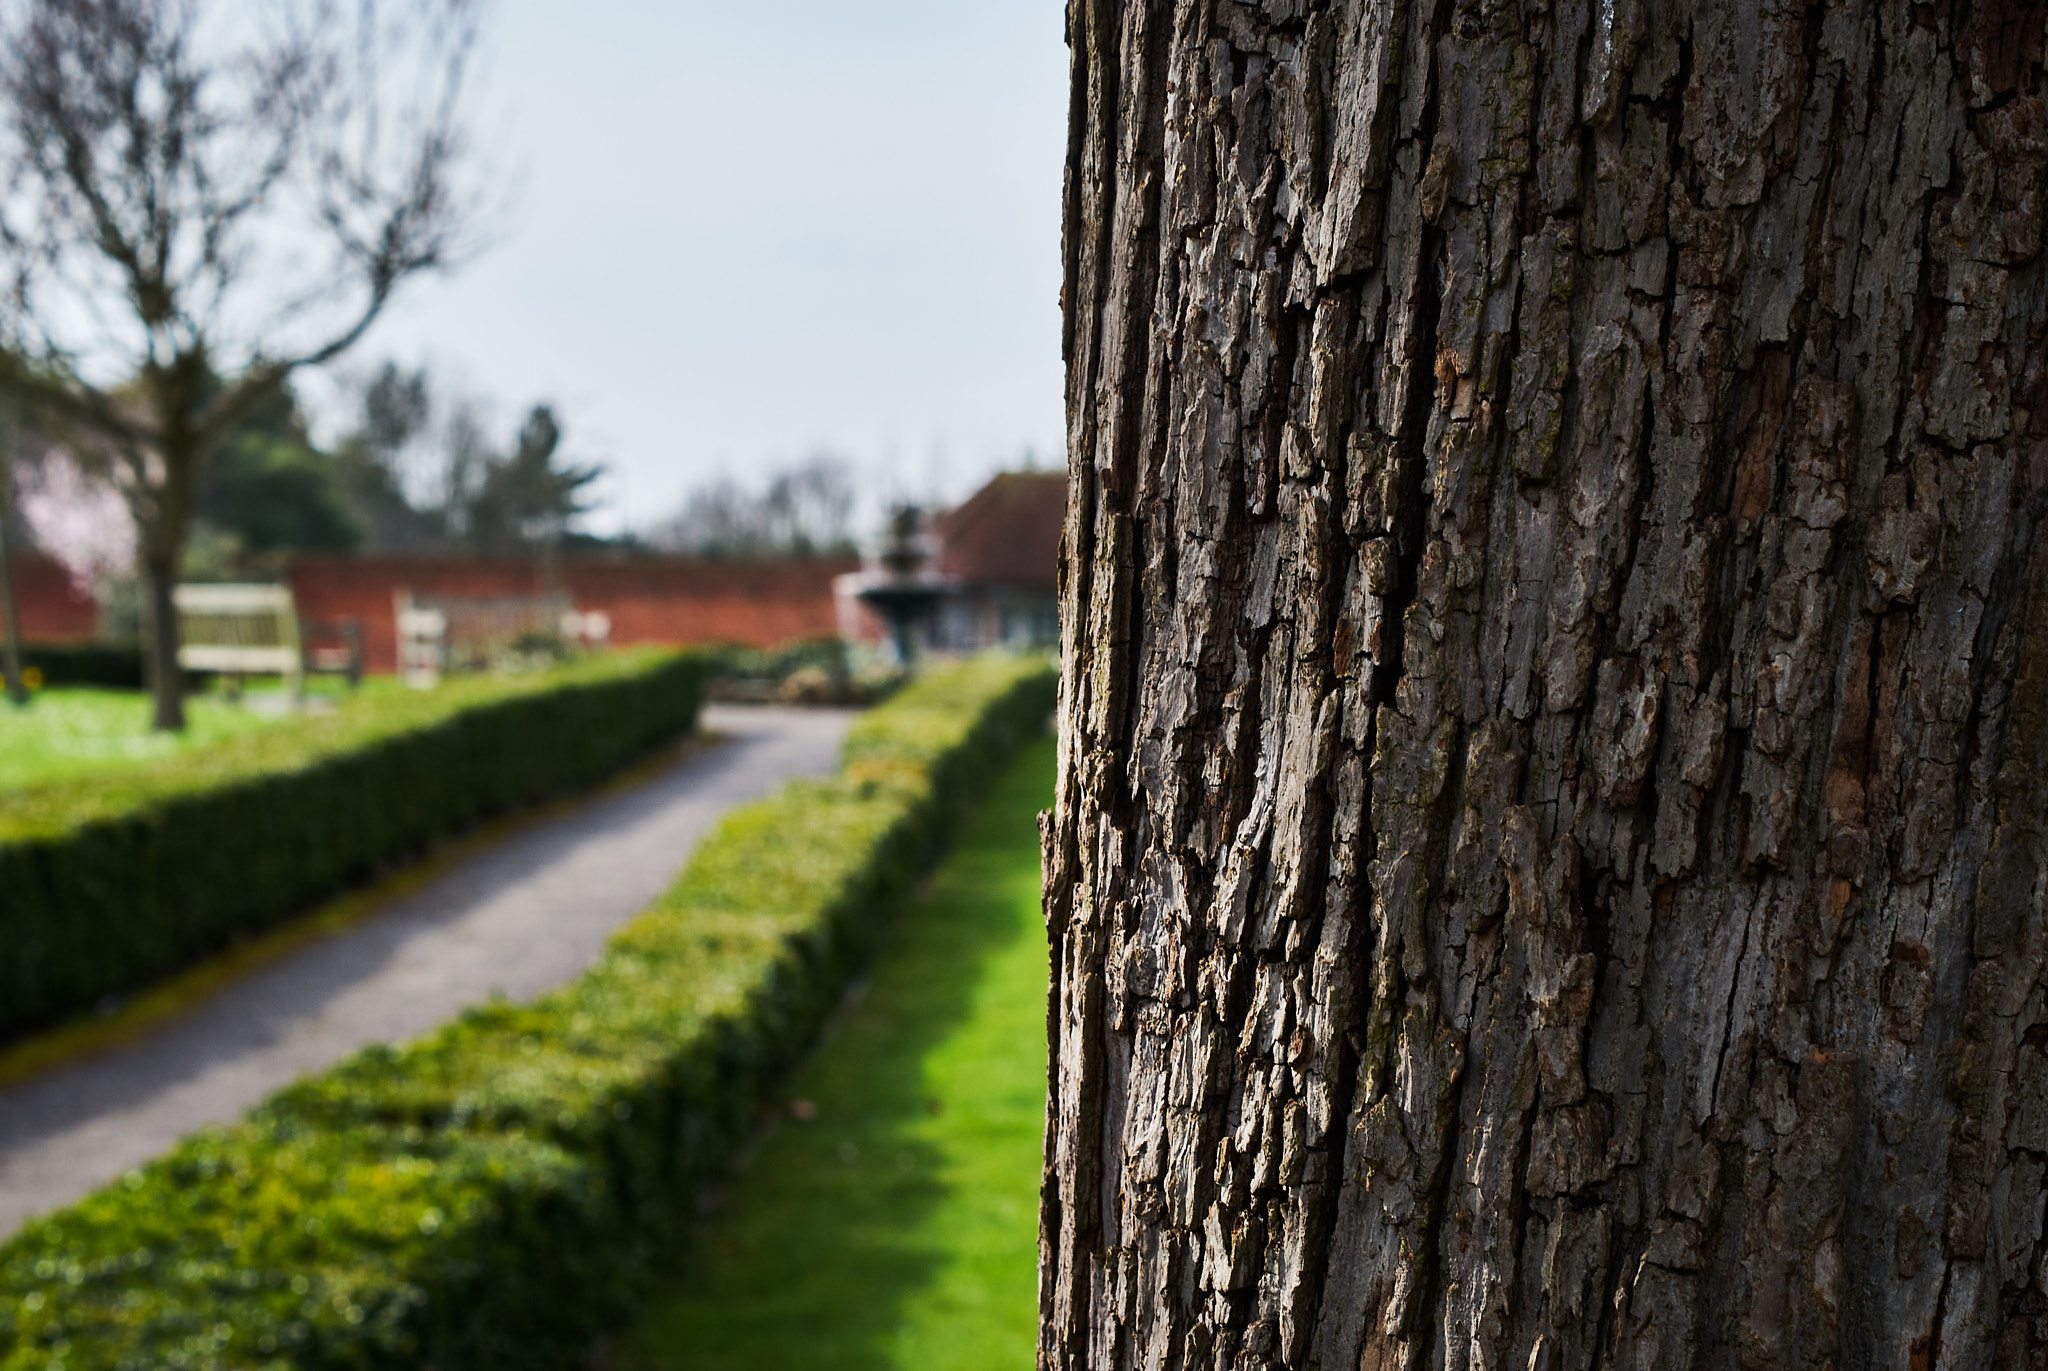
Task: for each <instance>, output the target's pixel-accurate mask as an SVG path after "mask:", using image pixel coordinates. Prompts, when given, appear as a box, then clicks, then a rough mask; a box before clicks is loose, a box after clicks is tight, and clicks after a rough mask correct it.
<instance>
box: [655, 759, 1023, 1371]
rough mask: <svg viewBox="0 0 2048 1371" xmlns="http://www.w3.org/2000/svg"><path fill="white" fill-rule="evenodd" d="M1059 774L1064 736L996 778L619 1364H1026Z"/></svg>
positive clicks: (661, 1370)
mask: <svg viewBox="0 0 2048 1371" xmlns="http://www.w3.org/2000/svg"><path fill="white" fill-rule="evenodd" d="M1052 782H1053V745H1052V742H1051V740H1050V739H1045V740H1041V741H1038V742H1035V743H1033V744H1032V745H1031V746H1029V747H1028V748H1027V749H1026V751H1025V752H1024V754H1023V755H1022V757H1021V758H1020V759H1019V760H1018V761H1017V762H1016V763H1015V764H1014V765H1013V766H1012V767H1011V769H1010V771H1009V773H1008V774H1007V775H1005V776H1003V777H1001V778H999V780H998V781H997V783H996V784H995V785H994V787H993V789H992V790H991V792H990V793H989V794H988V796H987V798H986V799H985V800H984V801H983V803H982V806H981V808H980V809H979V810H978V811H977V812H976V813H975V815H974V816H973V817H972V818H971V819H970V820H969V823H968V827H967V830H966V832H965V833H964V834H963V836H962V839H961V842H960V844H959V845H958V846H957V847H956V848H955V849H954V850H953V852H952V854H951V855H950V856H949V857H948V858H947V860H946V862H945V864H944V865H943V866H942V867H941V868H940V870H939V872H938V874H937V875H936V877H935V878H934V879H933V881H932V883H931V885H930V886H929V888H928V889H927V890H926V891H925V892H924V893H923V894H921V895H920V896H919V898H917V899H916V900H915V901H913V902H912V903H911V905H910V907H909V908H908V909H906V910H905V911H904V913H903V915H902V917H901V919H900V921H899V923H898V925H897V927H896V928H895V929H894V930H893V931H892V933H891V936H890V938H889V941H888V942H887V944H886V945H885V946H884V948H883V950H882V952H881V954H880V956H879V957H878V958H877V960H876V964H875V967H874V970H873V974H872V976H871V978H870V980H869V982H868V985H867V988H866V993H865V994H864V995H862V996H861V997H860V998H859V1000H858V1002H857V1004H856V1005H855V1007H854V1008H853V1009H852V1010H851V1012H849V1013H846V1014H844V1015H843V1016H842V1018H841V1020H840V1022H839V1023H838V1025H837V1027H836V1030H835V1031H834V1032H833V1033H832V1034H831V1035H830V1036H829V1037H828V1039H827V1041H826V1043H825V1044H824V1046H823V1047H821V1048H820V1049H819V1050H818V1052H817V1054H816V1055H815V1056H814V1057H813V1059H812V1060H811V1061H810V1062H809V1063H808V1064H807V1065H806V1066H805V1067H804V1068H803V1070H802V1071H801V1072H799V1073H798V1075H797V1078H796V1079H795V1081H793V1082H792V1083H791V1086H790V1089H789V1101H790V1102H791V1104H792V1105H793V1106H794V1108H793V1110H792V1112H790V1113H788V1114H786V1115H785V1116H784V1117H783V1120H782V1122H781V1124H780V1126H779V1127H778V1128H777V1129H776V1130H775V1131H774V1132H773V1133H772V1134H771V1135H770V1136H769V1137H768V1138H767V1140H766V1142H765V1143H764V1144H763V1145H762V1146H761V1148H760V1150H759V1152H758V1153H756V1154H755V1156H754V1157H753V1159H752V1161H751V1162H750V1163H749V1164H748V1165H747V1166H746V1168H745V1169H744V1171H743V1172H742V1173H741V1174H740V1175H739V1176H737V1177H736V1178H735V1180H734V1181H733V1182H732V1185H731V1188H730V1193H729V1194H728V1196H727V1198H726V1203H725V1205H724V1206H723V1208H722V1209H721V1210H720V1211H719V1212H718V1213H717V1214H716V1215H715V1216H714V1217H713V1218H711V1219H710V1220H709V1221H707V1222H706V1223H705V1224H704V1225H703V1226H702V1227H701V1228H700V1231H699V1232H698V1233H697V1235H696V1237H695V1239H694V1241H693V1243H692V1247H691V1252H690V1254H689V1256H688V1258H687V1259H686V1263H685V1265H684V1266H683V1267H682V1268H681V1269H680V1270H678V1271H677V1272H676V1273H674V1274H673V1275H672V1276H671V1277H670V1278H669V1279H668V1280H666V1281H665V1282H664V1284H663V1289H662V1291H661V1293H660V1294H659V1295H658V1296H657V1298H656V1300H655V1302H654V1305H653V1307H652V1308H651V1309H650V1311H649V1312H648V1314H647V1316H646V1317H645V1318H644V1319H643V1320H642V1322H641V1323H640V1325H639V1326H638V1327H637V1328H634V1329H633V1330H631V1331H630V1332H629V1333H628V1334H627V1335H626V1336H625V1337H624V1338H622V1339H621V1342H620V1345H619V1347H618V1348H617V1349H616V1357H615V1363H616V1365H618V1366H619V1367H621V1368H624V1369H625V1371H667V1368H677V1369H678V1371H681V1369H682V1368H689V1369H690V1371H698V1369H699V1368H702V1369H703V1371H775V1369H777V1368H783V1367H803V1368H806V1371H822V1369H823V1368H845V1369H846V1371H870V1369H872V1371H883V1369H884V1368H899V1367H900V1368H917V1371H946V1368H960V1371H1002V1368H1005V1367H1016V1368H1019V1371H1028V1368H1029V1367H1030V1366H1031V1365H1032V1363H1033V1355H1034V1348H1035V1341H1036V1327H1037V1314H1038V1310H1037V1261H1038V1248H1037V1231H1038V1175H1039V1145H1040V1136H1041V1131H1042V1128H1043V1118H1042V1111H1043V1109H1044V1103H1045V985H1046V953H1045V934H1044V926H1043V924H1042V922H1041V920H1040V915H1039V905H1038V894H1039V884H1038V827H1037V821H1036V815H1037V813H1038V811H1039V810H1040V809H1041V808H1043V807H1044V806H1045V805H1047V804H1048V803H1050V801H1051V797H1052ZM813 1111H814V1114H813ZM799 1114H813V1117H812V1118H811V1119H810V1121H808V1122H805V1121H803V1120H802V1119H800V1118H798V1117H797V1115H799Z"/></svg>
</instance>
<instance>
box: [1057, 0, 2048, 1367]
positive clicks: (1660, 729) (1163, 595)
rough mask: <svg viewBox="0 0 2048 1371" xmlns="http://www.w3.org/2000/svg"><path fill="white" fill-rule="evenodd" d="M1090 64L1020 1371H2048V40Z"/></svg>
mask: <svg viewBox="0 0 2048 1371" xmlns="http://www.w3.org/2000/svg"><path fill="white" fill-rule="evenodd" d="M1068 26H1069V41H1070V43H1071V45H1072V49H1073V106H1072V143H1071V151H1070V160H1069V165H1068V188H1067V217H1066V289H1065V297H1064V299H1065V311H1066V339H1065V345H1066V357H1067V366H1068V392H1067V394H1068V413H1069V451H1070V461H1071V467H1072V474H1073V485H1072V496H1071V508H1070V514H1069V520H1068V526H1067V533H1066V547H1065V553H1064V557H1063V564H1062V578H1063V590H1062V594H1063V596H1064V603H1065V614H1066V630H1065V634H1066V640H1065V648H1064V651H1065V659H1066V661H1065V665H1066V673H1065V686H1064V694H1063V697H1062V702H1061V720H1062V730H1061V737H1062V763H1061V783H1060V791H1059V799H1058V807H1057V809H1056V811H1055V812H1054V814H1053V816H1051V817H1050V818H1049V820H1048V822H1047V828H1046V861H1047V873H1048V885H1047V897H1046V899H1047V904H1046V910H1047V920H1048V924H1049V928H1050V931H1051V935H1052V943H1053V971H1054V988H1053V996H1052V1003H1051V1006H1050V1012H1049V1028H1050V1032H1051V1038H1052V1067H1051V1086H1052V1102H1051V1105H1050V1107H1049V1111H1048V1119H1047V1130H1046V1136H1047V1152H1046V1156H1047V1172H1046V1183H1045V1190H1044V1210H1043V1227H1042V1240H1041V1241H1042V1247H1041V1269H1042V1276H1041V1293H1042V1301H1043V1308H1042V1332H1041V1348H1040V1363H1041V1365H1042V1366H1044V1367H1047V1368H1081V1367H1086V1368H1110V1367H1127V1366H1128V1367H1148V1368H1149V1367H1157V1368H1181V1367H1188V1368H1193V1367H1219V1368H1220V1367H1289V1368H1294V1367H1320V1368H1323V1371H1338V1369H1339V1368H1342V1369H1343V1371H1350V1369H1351V1368H1354V1367H1365V1368H1394V1367H1449V1368H1460V1369H1462V1368H1481V1367H1484V1368H1497V1369H1499V1371H1562V1369H1563V1368H1576V1367H1588V1366H1600V1367H1622V1368H1685V1367H1699V1368H1706V1367H1793V1366H1801V1367H1805V1366H1815V1367H1818V1366H1833V1367H1837V1368H1843V1369H1844V1371H1847V1369H1848V1368H1872V1367H1898V1368H1902V1369H1903V1368H1914V1369H1915V1371H1917V1369H1918V1368H1937V1367H1958V1368H1961V1367H1969V1368H1977V1367H1998V1368H2022V1367H2026V1368H2039V1367H2042V1366H2044V1365H2048V1293H2044V1281H2048V1276H2044V1272H2043V1249H2044V1244H2043V1202H2044V1181H2043V1176H2044V1169H2048V1006H2044V965H2048V545H2044V542H2043V539H2044V537H2048V533H2044V530H2043V526H2042V517H2043V514H2044V511H2048V443H2044V439H2048V380H2044V375H2043V372H2044V366H2048V358H2044V351H2048V348H2044V341H2043V332H2044V325H2048V268H2044V262H2043V257H2042V252H2041V248H2042V218H2041V202H2042V191H2043V166H2044V161H2048V117H2044V102H2043V95H2044V91H2048V80H2044V75H2043V67H2042V59H2043V36H2044V35H2043V29H2044V6H2043V5H2042V4H2040V3H2038V2H2035V3H2021V2H2020V0H1990V2H1989V3H1985V2H1982V0H1939V3H1935V4H1916V5H1909V4H1904V3H1893V4H1882V5H1880V4H1866V3H1860V0H1839V2H1838V3H1833V4H1825V5H1823V4H1814V5H1806V6H1798V5H1792V4H1789V3H1785V0H1698V2H1697V3H1677V2H1676V0H1599V3H1597V4H1595V3H1591V0H1520V3H1513V2H1511V0H1429V2H1428V3H1422V2H1420V0H1412V2H1411V3H1400V2H1399V0H1261V2H1260V3H1235V2H1233V0H1177V3H1172V4H1169V3H1165V0H1070V4H1069V8H1068Z"/></svg>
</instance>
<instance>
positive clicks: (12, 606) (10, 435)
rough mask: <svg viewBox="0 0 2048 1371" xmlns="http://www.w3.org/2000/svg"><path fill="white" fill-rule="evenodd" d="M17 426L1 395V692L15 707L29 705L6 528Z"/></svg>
mask: <svg viewBox="0 0 2048 1371" xmlns="http://www.w3.org/2000/svg"><path fill="white" fill-rule="evenodd" d="M20 433H21V430H20V427H19V425H18V424H17V423H16V411H15V407H14V403H13V401H12V399H11V398H10V397H8V396H4V395H0V690H4V692H5V693H6V696H7V699H8V700H9V701H10V702H11V703H13V704H14V705H17V706H20V705H25V704H27V703H28V698H29V697H28V685H27V683H26V682H24V681H23V680H22V676H21V603H20V601H18V600H17V599H16V598H15V595H14V569H13V567H12V565H11V564H10V560H9V559H10V558H12V557H13V555H14V547H13V545H12V543H11V542H10V540H9V539H8V536H7V529H8V526H9V524H10V523H11V522H12V520H13V518H14V467H15V462H16V459H17V458H18V457H19V456H20V442H19V439H20Z"/></svg>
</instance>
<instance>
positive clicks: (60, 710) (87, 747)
mask: <svg viewBox="0 0 2048 1371" xmlns="http://www.w3.org/2000/svg"><path fill="white" fill-rule="evenodd" d="M185 708H186V716H187V717H186V722H187V723H188V724H189V727H188V728H187V729H186V730H185V732H184V733H182V734H177V733H153V732H151V731H150V727H149V720H150V702H149V697H148V696H147V695H142V694H137V693H135V692H133V691H125V690H93V689H87V688H83V687H71V686H53V687H51V688H49V689H47V690H39V691H37V692H36V693H35V695H34V697H33V699H31V701H30V703H29V705H28V707H27V708H25V709H17V708H14V707H13V706H11V705H8V704H6V703H5V702H0V790H17V789H19V788H21V787H22V786H29V785H38V784H41V783H42V782H45V781H60V780H69V779H71V778H72V777H75V776H88V775H93V774H96V773H99V772H104V771H109V770H118V769H120V768H122V767H126V766H131V765H133V764H135V763H136V762H146V761H150V760H153V759H154V758H157V757H167V756H170V755H171V754H172V753H176V752H184V751H187V750H189V749H191V748H195V747H205V746H206V745H207V744H208V743H212V742H215V741H218V740H219V739H221V738H228V737H233V736H234V735H236V734H238V733H248V732H251V731H253V730H255V729H259V728H268V727H272V726H274V725H276V724H279V723H281V722H284V721H285V719H286V718H287V717H288V716H284V715H279V714H270V715H265V714H261V713H258V712H256V711H255V710H251V709H247V708H245V707H243V706H242V705H239V704H234V703H230V702H229V701H227V700H224V699H220V698H217V697H214V696H210V695H199V696H194V697H193V698H192V699H190V700H188V701H186V706H185Z"/></svg>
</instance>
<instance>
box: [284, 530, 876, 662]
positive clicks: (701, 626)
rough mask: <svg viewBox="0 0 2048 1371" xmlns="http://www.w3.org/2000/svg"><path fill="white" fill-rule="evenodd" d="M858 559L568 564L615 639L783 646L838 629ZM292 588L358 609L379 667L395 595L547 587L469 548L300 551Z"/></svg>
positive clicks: (304, 609)
mask: <svg viewBox="0 0 2048 1371" xmlns="http://www.w3.org/2000/svg"><path fill="white" fill-rule="evenodd" d="M858 565H859V563H858V562H857V560H856V559H854V558H850V557H847V558H819V559H816V560H812V561H800V562H799V561H790V562H754V563H748V562H703V561H695V560H690V559H685V558H671V557H663V558H635V559H632V560H622V561H615V562H614V561H603V562H578V561H571V562H568V563H567V564H565V565H564V567H563V580H564V582H565V583H566V584H567V587H568V591H569V597H570V599H572V600H574V601H575V603H576V608H577V609H579V610H581V611H584V612H586V613H588V612H590V611H592V610H598V611H602V612H603V613H605V614H608V615H610V616H611V621H612V642H613V643H615V644H617V645H619V646H630V645H632V644H636V643H709V642H729V643H747V644H750V645H752V646H755V647H774V646H776V645H777V644H779V643H786V642H789V641H790V640H791V639H795V638H819V637H826V636H830V635H832V634H835V633H837V632H838V631H839V621H838V617H837V614H836V612H835V609H834V606H833V600H832V578H833V577H834V576H837V575H839V574H840V573H841V572H846V571H852V570H855V569H857V567H858ZM290 578H291V583H292V591H293V594H294V596H295V597H296V599H297V601H298V607H299V614H300V616H301V617H302V618H306V619H314V620H339V619H354V620H357V621H358V622H360V623H361V624H362V626H363V637H364V655H365V656H366V658H367V659H368V660H367V665H368V668H369V669H370V670H371V671H374V672H389V671H396V670H397V669H398V637H397V624H396V623H395V621H394V611H393V604H394V602H395V599H396V597H397V595H398V593H399V592H400V591H406V590H409V591H411V592H412V593H413V594H415V595H423V596H432V595H445V596H459V597H478V598H487V597H494V596H515V595H537V594H539V593H540V574H539V570H538V568H536V567H535V565H534V564H533V563H532V562H529V561H524V560H514V559H509V558H505V559H492V558H470V557H300V558H296V559H294V560H293V562H292V566H291V572H290Z"/></svg>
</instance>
